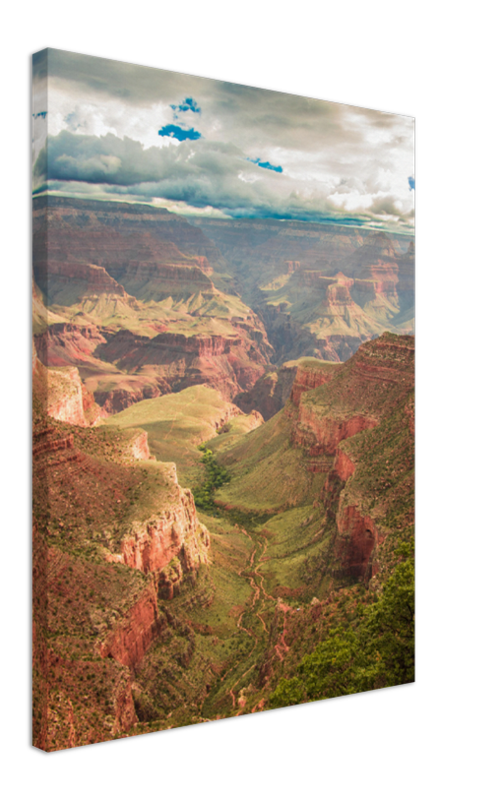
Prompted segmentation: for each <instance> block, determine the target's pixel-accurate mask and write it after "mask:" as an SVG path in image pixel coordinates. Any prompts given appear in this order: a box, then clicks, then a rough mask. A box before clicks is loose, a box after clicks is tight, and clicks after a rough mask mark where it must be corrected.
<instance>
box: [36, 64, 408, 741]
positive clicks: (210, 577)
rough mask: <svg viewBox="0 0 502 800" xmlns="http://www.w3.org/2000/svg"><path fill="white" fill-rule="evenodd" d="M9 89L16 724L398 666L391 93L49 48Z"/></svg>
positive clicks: (258, 698) (396, 156)
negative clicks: (18, 474)
mask: <svg viewBox="0 0 502 800" xmlns="http://www.w3.org/2000/svg"><path fill="white" fill-rule="evenodd" d="M229 77H231V76H229ZM32 112H33V113H32V128H33V173H32V174H33V743H34V745H35V746H36V747H38V748H40V749H42V750H45V751H56V750H61V749H65V748H71V747H78V746H81V745H85V744H92V743H97V742H104V741H108V740H112V739H120V738H124V737H131V736H136V735H138V734H143V733H148V732H153V731H161V730H167V729H173V728H177V727H179V726H183V725H191V724H193V723H196V722H205V721H209V720H219V719H224V718H228V717H238V716H243V715H246V714H253V713H258V712H261V711H267V710H271V709H278V708H282V707H285V706H293V705H298V704H302V703H309V702H312V701H316V700H322V699H327V698H335V697H340V696H343V695H349V694H354V693H358V692H366V691H370V690H373V689H380V688H383V687H388V686H397V685H401V684H409V683H412V682H413V681H414V399H413V398H414V317H415V311H414V264H415V245H414V242H415V238H414V189H415V178H414V121H413V119H412V118H411V117H407V116H401V115H399V114H395V113H387V112H381V111H374V110H369V109H365V108H358V107H355V106H350V105H345V104H340V103H336V102H328V101H325V100H315V99H310V98H306V97H299V96H295V95H290V94H283V93H280V92H275V91H269V90H265V89H259V88H252V87H249V86H240V85H236V84H234V83H231V82H224V81H216V80H208V79H205V78H200V77H192V76H190V75H182V74H178V73H175V72H169V71H164V70H158V69H152V68H146V67H141V66H134V65H131V64H126V63H118V62H115V61H110V60H107V59H102V58H95V57H89V56H85V55H78V54H75V53H69V52H65V51H61V50H53V49H47V50H43V51H41V52H39V53H37V54H35V55H34V56H33V109H32ZM288 713H293V712H288ZM235 724H236V726H237V725H238V724H239V723H238V722H236V723H235ZM292 724H294V713H293V716H292Z"/></svg>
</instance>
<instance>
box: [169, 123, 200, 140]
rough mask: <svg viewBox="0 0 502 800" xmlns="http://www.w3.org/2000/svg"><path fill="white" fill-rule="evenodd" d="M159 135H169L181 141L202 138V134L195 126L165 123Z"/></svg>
mask: <svg viewBox="0 0 502 800" xmlns="http://www.w3.org/2000/svg"><path fill="white" fill-rule="evenodd" d="M159 136H169V137H170V138H171V139H177V140H178V141H179V142H184V141H185V139H191V140H192V141H194V140H195V139H201V138H202V134H201V133H199V131H196V130H194V128H188V129H186V128H180V126H179V125H164V127H163V128H161V129H160V131H159Z"/></svg>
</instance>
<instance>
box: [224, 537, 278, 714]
mask: <svg viewBox="0 0 502 800" xmlns="http://www.w3.org/2000/svg"><path fill="white" fill-rule="evenodd" d="M239 531H240V533H242V534H243V535H244V536H246V537H247V538H248V539H249V541H250V542H251V544H252V545H253V548H252V550H251V554H250V555H249V558H248V561H247V564H246V565H245V566H244V567H243V568H242V569H240V570H238V571H237V574H238V575H239V576H240V577H245V579H246V580H247V581H248V582H249V586H250V588H251V592H252V594H251V597H250V598H249V600H248V601H247V603H246V606H245V608H244V609H243V611H242V612H241V614H240V615H239V618H238V620H237V627H238V628H239V630H242V631H244V632H245V633H246V634H247V635H248V636H249V637H250V638H252V639H253V640H254V642H253V647H252V649H251V651H250V652H249V653H248V655H247V657H246V660H247V658H249V656H250V655H251V654H252V653H253V652H254V651H255V649H256V647H257V646H258V643H259V641H260V640H261V639H262V637H263V636H265V635H267V634H268V632H269V630H268V628H267V623H266V622H265V619H264V616H263V615H264V613H265V610H266V607H267V603H268V601H272V602H274V603H275V598H274V597H272V595H270V594H268V592H267V591H266V590H265V588H264V585H263V583H264V580H265V578H264V576H263V575H262V574H261V572H260V571H259V570H260V562H261V561H262V560H263V557H264V555H265V553H266V551H267V546H268V542H267V540H266V538H265V537H264V536H261V535H260V534H255V535H254V536H253V535H251V534H250V533H249V532H248V531H247V530H246V529H245V528H243V527H240V526H239ZM246 613H252V615H253V616H254V617H255V619H256V620H257V623H259V624H258V629H259V630H258V633H257V632H256V631H255V630H254V629H253V627H250V628H246V627H245V625H243V623H242V620H243V618H244V615H245V614H246ZM283 639H284V631H283V636H282V637H281V650H283V649H284V648H286V649H287V645H286V643H285V641H283ZM239 666H240V665H239V664H238V663H237V664H235V665H234V666H233V667H231V668H230V670H229V671H228V673H227V675H229V674H230V673H231V672H233V671H234V670H238V668H239ZM255 667H256V664H253V665H252V667H249V668H248V669H247V670H246V671H245V672H244V673H243V674H242V675H239V676H238V677H237V679H236V680H235V681H234V683H233V684H232V686H231V688H230V689H228V690H227V695H228V696H229V697H230V699H231V701H232V708H235V707H236V705H237V698H236V695H235V688H236V686H238V684H239V683H240V682H241V681H242V680H243V679H244V678H245V677H246V675H247V674H248V673H249V672H251V670H252V669H254V668H255Z"/></svg>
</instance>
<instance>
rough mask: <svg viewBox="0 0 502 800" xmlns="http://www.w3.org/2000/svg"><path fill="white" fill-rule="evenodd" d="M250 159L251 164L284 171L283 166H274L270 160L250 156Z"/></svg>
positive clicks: (274, 170)
mask: <svg viewBox="0 0 502 800" xmlns="http://www.w3.org/2000/svg"><path fill="white" fill-rule="evenodd" d="M248 161H250V162H251V164H257V165H258V166H259V167H262V168H263V169H271V170H273V172H282V167H279V166H278V167H274V165H273V164H271V163H270V161H260V159H259V158H248Z"/></svg>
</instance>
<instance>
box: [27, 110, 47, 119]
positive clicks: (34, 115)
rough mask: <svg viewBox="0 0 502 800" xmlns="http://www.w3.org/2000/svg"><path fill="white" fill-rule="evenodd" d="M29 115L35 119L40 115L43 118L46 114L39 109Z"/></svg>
mask: <svg viewBox="0 0 502 800" xmlns="http://www.w3.org/2000/svg"><path fill="white" fill-rule="evenodd" d="M31 116H32V117H35V119H37V117H42V119H45V118H46V116H47V111H39V112H38V114H32V115H31Z"/></svg>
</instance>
